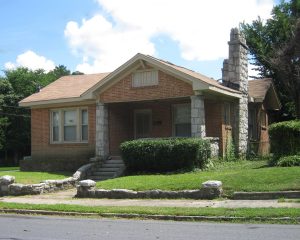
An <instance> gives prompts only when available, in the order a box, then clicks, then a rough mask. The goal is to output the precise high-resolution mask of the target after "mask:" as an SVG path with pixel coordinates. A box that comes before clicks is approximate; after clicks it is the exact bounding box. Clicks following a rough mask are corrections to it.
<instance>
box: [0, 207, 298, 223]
mask: <svg viewBox="0 0 300 240" xmlns="http://www.w3.org/2000/svg"><path fill="white" fill-rule="evenodd" d="M0 209H27V210H46V211H57V212H79V213H98V214H105V213H115V214H147V215H171V216H226V217H245V218H247V220H250V221H251V219H252V220H255V218H256V217H262V218H281V217H290V218H292V219H293V220H291V221H292V222H294V223H297V221H299V220H296V218H299V216H300V209H299V208H234V209H233V208H185V207H139V206H131V207H113V206H92V207H91V206H81V205H67V204H56V205H50V204H22V203H4V202H0Z"/></svg>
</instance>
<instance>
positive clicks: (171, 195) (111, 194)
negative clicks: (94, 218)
mask: <svg viewBox="0 0 300 240" xmlns="http://www.w3.org/2000/svg"><path fill="white" fill-rule="evenodd" d="M95 185H96V183H95V182H93V181H92V180H84V181H80V182H79V184H78V185H77V194H76V197H80V198H109V199H137V198H152V199H160V198H167V199H180V198H188V199H214V198H218V197H221V194H222V182H220V181H207V182H204V183H202V186H201V188H200V189H197V190H183V191H164V190H149V191H132V190H127V189H113V190H105V189H96V188H95Z"/></svg>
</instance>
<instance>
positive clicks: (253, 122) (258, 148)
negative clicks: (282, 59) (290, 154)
mask: <svg viewBox="0 0 300 240" xmlns="http://www.w3.org/2000/svg"><path fill="white" fill-rule="evenodd" d="M280 108H281V104H280V101H279V99H278V97H277V94H276V90H275V87H274V85H273V83H272V79H270V78H264V79H257V80H252V81H249V105H248V112H249V119H248V122H249V124H248V125H249V127H248V134H249V145H248V147H249V149H248V151H249V152H250V153H251V154H253V153H254V154H259V155H266V154H268V153H269V152H270V144H269V134H268V127H269V123H270V122H273V119H272V115H274V110H278V109H280Z"/></svg>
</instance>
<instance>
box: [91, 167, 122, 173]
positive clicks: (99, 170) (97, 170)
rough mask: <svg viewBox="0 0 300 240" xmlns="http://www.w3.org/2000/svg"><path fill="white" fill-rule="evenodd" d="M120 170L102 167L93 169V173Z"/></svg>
mask: <svg viewBox="0 0 300 240" xmlns="http://www.w3.org/2000/svg"><path fill="white" fill-rule="evenodd" d="M119 169H120V168H118V167H102V168H98V169H94V171H93V172H117V171H118V170H119Z"/></svg>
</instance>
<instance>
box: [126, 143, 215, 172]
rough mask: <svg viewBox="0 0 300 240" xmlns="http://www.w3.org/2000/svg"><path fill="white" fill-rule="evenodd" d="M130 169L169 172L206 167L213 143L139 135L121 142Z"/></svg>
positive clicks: (133, 170)
mask: <svg viewBox="0 0 300 240" xmlns="http://www.w3.org/2000/svg"><path fill="white" fill-rule="evenodd" d="M120 148H121V153H122V158H123V160H124V163H125V165H126V167H127V169H128V171H130V172H137V171H143V172H166V171H174V170H178V169H182V168H193V167H199V168H203V167H204V165H205V163H206V162H207V161H208V158H209V157H210V143H209V141H208V140H203V139H199V138H171V139H139V140H133V141H127V142H124V143H122V144H121V146H120Z"/></svg>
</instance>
